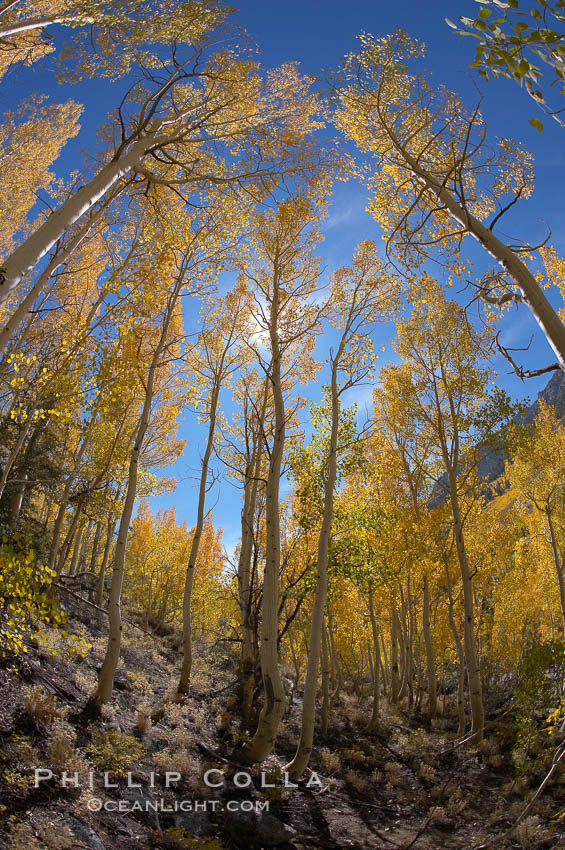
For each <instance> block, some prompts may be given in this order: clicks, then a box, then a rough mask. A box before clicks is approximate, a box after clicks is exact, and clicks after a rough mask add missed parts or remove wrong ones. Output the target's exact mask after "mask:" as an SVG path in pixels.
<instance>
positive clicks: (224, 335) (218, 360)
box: [177, 284, 247, 694]
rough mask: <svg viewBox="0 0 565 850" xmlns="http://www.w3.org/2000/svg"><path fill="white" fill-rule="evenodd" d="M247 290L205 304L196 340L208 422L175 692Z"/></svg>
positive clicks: (185, 674) (188, 657)
mask: <svg viewBox="0 0 565 850" xmlns="http://www.w3.org/2000/svg"><path fill="white" fill-rule="evenodd" d="M245 300H246V291H245V287H244V286H243V285H242V284H239V285H238V286H237V287H236V289H235V290H234V291H233V292H229V293H227V295H226V296H225V297H224V298H222V299H214V300H212V301H211V302H209V303H208V305H207V307H206V316H205V318H204V323H205V326H204V328H203V330H202V331H201V333H200V336H199V339H198V343H197V357H196V362H195V363H194V365H193V366H192V371H193V372H194V374H195V375H198V383H199V389H200V392H201V393H202V394H203V406H204V410H205V413H204V418H205V420H206V421H207V422H208V434H207V438H206V445H205V448H204V454H203V456H202V461H201V467H200V482H199V487H198V504H197V510H196V525H195V527H194V532H193V537H192V543H191V547H190V554H189V556H188V564H187V567H186V580H185V586H184V598H183V632H182V635H183V657H182V666H181V672H180V679H179V683H178V686H177V693H178V694H187V693H188V691H189V686H190V673H191V669H192V608H191V604H192V603H191V598H192V587H193V583H194V570H195V568H196V565H197V562H198V551H199V547H200V538H201V536H202V530H203V528H204V508H205V501H206V493H207V491H208V489H209V484H208V475H209V464H210V457H211V454H212V449H213V447H214V440H215V437H216V419H217V413H218V403H219V397H220V391H221V390H222V389H223V388H224V386H225V383H226V382H227V380H228V379H229V377H230V375H231V374H232V373H233V372H234V371H235V370H236V369H237V368H238V366H239V365H240V362H241V354H240V353H239V352H238V351H237V350H236V349H237V348H238V347H240V346H241V337H242V333H243V330H244V328H245V326H246V324H247V322H246V316H245V312H246V310H245Z"/></svg>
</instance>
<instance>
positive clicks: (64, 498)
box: [49, 413, 97, 572]
mask: <svg viewBox="0 0 565 850" xmlns="http://www.w3.org/2000/svg"><path fill="white" fill-rule="evenodd" d="M96 418H97V413H95V414H94V415H93V417H92V419H91V422H90V426H89V428H88V431H87V432H86V434H85V435H84V437H83V438H82V441H81V443H80V445H79V447H78V451H77V453H76V455H75V458H74V464H73V470H72V472H71V473H70V474H69V476H68V478H67V480H66V481H65V486H64V488H63V493H62V495H61V504H60V507H59V512H58V513H57V518H56V520H55V527H54V529H53V537H52V540H51V547H50V549H49V567H50V569H52V570H53V569H55V561H56V560H57V555H58V552H59V540H60V538H61V530H62V528H63V522H64V519H65V513H66V512H67V503H68V501H69V496H70V495H71V490H72V489H73V484H74V482H75V479H76V477H77V475H78V471H79V468H80V464H81V463H82V459H83V457H84V453H85V451H86V449H87V446H88V445H89V443H90V438H91V435H92V428H93V425H94V423H95V421H96ZM59 572H60V570H59Z"/></svg>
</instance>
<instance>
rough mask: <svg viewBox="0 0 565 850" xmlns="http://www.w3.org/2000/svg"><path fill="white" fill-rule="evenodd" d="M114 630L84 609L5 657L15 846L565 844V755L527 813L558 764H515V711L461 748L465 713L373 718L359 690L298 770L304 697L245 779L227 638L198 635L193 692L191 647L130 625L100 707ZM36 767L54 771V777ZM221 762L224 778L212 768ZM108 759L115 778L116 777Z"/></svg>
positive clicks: (10, 830)
mask: <svg viewBox="0 0 565 850" xmlns="http://www.w3.org/2000/svg"><path fill="white" fill-rule="evenodd" d="M77 637H78V638H80V637H82V638H83V640H84V641H85V642H87V643H92V646H91V648H90V649H88V650H85V648H84V647H81V646H80V641H79V640H77ZM104 646H105V641H104V638H103V637H102V635H101V634H100V633H99V632H98V633H97V632H96V631H93V630H91V629H88V628H87V627H86V626H85V625H84V624H81V623H79V622H78V621H73V622H71V624H70V625H69V630H68V634H67V635H66V636H63V635H61V633H60V632H56V631H54V630H52V631H50V632H49V633H48V637H47V642H43V641H42V642H33V641H32V642H31V643H30V645H29V647H28V653H27V656H26V658H25V660H24V661H22V662H17V661H15V660H14V659H5V660H4V661H3V662H2V665H1V669H0V694H1V697H0V747H1V765H0V767H1V773H2V776H1V779H0V848H6V850H8V848H9V850H20V848H21V850H24V848H25V850H44V848H48V850H65V848H69V850H70V848H89V850H110V848H111V850H133V848H147V850H149V848H170V850H176V848H193V850H194V849H195V848H198V850H220V848H226V850H237V848H241V850H244V848H245V850H246V848H253V847H255V848H260V847H274V846H277V847H280V848H282V850H285V848H286V850H291V848H295V850H307V849H308V850H309V848H328V850H330V848H387V849H388V850H396V848H404V850H408V848H417V850H425V849H427V850H440V848H441V850H443V848H465V850H471V848H476V850H478V848H511V847H516V848H518V847H530V848H538V850H541V848H565V823H562V824H560V823H559V821H558V820H557V819H556V818H555V815H556V814H557V813H558V812H559V811H560V810H562V809H563V808H564V806H565V775H564V774H563V773H559V772H558V771H556V774H555V776H554V777H553V778H552V780H551V782H550V783H548V785H547V787H546V788H545V789H544V793H543V794H542V795H541V796H540V798H539V800H538V801H537V802H536V803H535V805H534V806H533V807H532V809H531V810H530V812H529V813H528V816H527V817H526V818H525V819H524V820H523V821H522V823H521V824H520V825H519V826H518V828H516V829H512V825H513V823H514V821H515V820H516V818H517V817H518V816H519V815H520V813H521V812H522V811H523V809H524V808H525V806H526V805H527V803H528V801H529V800H530V799H531V797H532V796H533V794H534V793H535V790H536V788H537V786H538V785H539V783H540V781H541V779H543V775H544V772H541V773H540V772H539V771H538V772H536V771H533V772H532V771H531V772H530V773H529V774H528V773H526V774H525V775H521V774H519V773H518V772H517V771H516V768H515V766H514V764H513V763H512V760H511V758H510V750H511V746H512V734H513V733H512V722H511V715H510V714H506V715H504V714H503V715H502V719H500V720H499V721H497V722H495V723H494V725H493V726H492V727H491V732H490V735H489V737H488V738H487V741H486V742H485V743H483V744H482V745H481V746H480V747H479V748H477V749H471V750H470V749H467V748H464V747H459V748H455V749H454V745H453V744H454V734H453V732H452V731H451V728H452V723H453V721H452V719H451V718H450V717H445V718H442V719H441V720H440V721H439V722H438V725H437V726H436V727H435V728H433V729H423V728H421V722H422V721H421V719H420V725H419V723H418V719H417V718H416V719H410V718H408V716H407V715H405V714H404V713H402V712H400V711H395V712H391V711H390V709H389V708H388V707H384V708H383V717H382V727H381V730H380V731H379V732H378V733H375V734H371V735H369V734H367V733H366V732H365V726H366V721H367V716H368V705H366V704H363V703H362V702H360V701H359V700H357V699H354V698H353V697H352V696H346V697H344V699H343V700H342V702H341V703H340V704H339V705H338V706H336V708H335V711H334V714H333V716H332V722H331V726H330V732H329V733H328V735H327V736H325V737H321V736H318V738H317V742H316V750H315V754H314V756H313V758H312V764H311V768H312V771H313V772H314V773H312V772H309V773H308V774H307V775H306V777H305V779H304V781H303V782H301V783H300V785H299V786H298V787H296V788H287V787H285V784H284V776H283V775H282V771H283V768H284V765H285V763H287V761H288V760H289V758H290V757H291V755H292V754H293V751H294V745H295V742H296V734H297V722H298V719H299V710H300V706H299V701H298V703H295V704H294V706H293V707H292V709H291V711H290V714H289V716H288V717H287V720H286V723H285V727H284V730H283V732H282V734H281V736H280V738H279V739H278V740H277V746H276V753H275V754H274V755H273V756H272V757H271V758H270V759H269V760H268V762H267V763H265V764H264V765H263V766H262V767H261V770H258V769H257V770H253V771H251V776H252V780H253V785H252V786H251V787H236V786H237V785H238V784H239V785H244V784H245V783H246V782H247V781H248V779H247V773H248V772H247V771H246V769H245V768H242V767H241V766H239V765H238V764H237V763H236V762H235V761H234V760H233V756H232V754H233V751H234V748H236V746H237V745H238V744H240V743H241V742H242V741H243V740H244V739H245V735H246V734H247V733H244V732H242V731H241V729H240V727H239V722H238V719H237V714H236V712H235V710H234V701H233V691H234V682H235V660H234V658H232V657H231V656H230V654H229V651H228V650H226V649H224V648H222V649H220V650H219V649H218V648H210V647H208V648H206V647H204V645H201V646H200V653H199V656H198V659H197V669H196V671H195V675H194V678H193V690H192V694H191V696H190V698H189V699H187V701H186V702H185V703H184V704H182V705H180V704H178V703H175V701H174V686H175V683H176V675H177V668H178V663H177V662H178V652H177V651H176V650H175V648H174V647H173V646H172V644H171V642H169V641H167V640H164V639H162V638H154V637H152V636H149V635H147V634H145V633H143V632H141V631H140V630H139V629H136V628H134V627H132V626H128V628H127V634H126V636H125V638H124V648H123V664H122V665H121V667H120V670H119V673H118V675H117V677H116V695H115V699H114V701H113V703H112V705H111V706H108V707H107V708H106V709H104V712H103V716H102V718H101V719H99V720H98V721H93V720H92V719H89V717H88V715H87V714H85V712H84V711H83V709H84V706H85V704H86V702H87V698H88V695H89V694H90V693H91V692H92V689H93V686H94V684H95V681H96V671H97V668H98V667H99V665H100V662H101V659H102V655H103V651H104ZM36 768H40V769H43V770H45V771H47V769H50V770H51V771H52V772H53V776H52V777H51V778H45V779H43V777H47V775H48V774H47V773H44V774H41V777H42V781H41V782H40V783H39V787H35V772H34V771H35V769H36ZM212 769H214V772H213V773H211V774H209V781H210V782H213V783H215V784H216V785H217V787H214V788H211V787H207V786H206V785H205V784H204V782H203V778H202V777H203V775H204V773H205V771H207V770H212ZM63 771H66V772H67V784H66V786H64V784H63V782H62V779H63ZM104 772H107V773H108V776H107V778H106V785H110V784H111V785H112V786H116V787H104V786H105V780H104ZM167 772H168V773H169V774H180V776H181V779H180V780H179V781H175V777H174V776H172V777H171V776H170V783H169V784H170V787H169V788H166V787H164V777H165V774H166V773H167ZM75 773H76V774H77V777H75ZM262 773H263V777H262ZM128 774H129V775H128ZM157 774H159V775H157ZM237 774H239V775H237ZM75 779H77V780H78V782H77V784H78V787H74V781H75ZM318 780H319V781H318ZM262 784H263V785H269V786H274V787H263V788H262V787H261V785H262ZM136 785H137V786H140V787H133V786H136ZM152 786H153V787H152ZM191 808H192V810H190V809H191Z"/></svg>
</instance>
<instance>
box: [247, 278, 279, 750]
mask: <svg viewBox="0 0 565 850" xmlns="http://www.w3.org/2000/svg"><path fill="white" fill-rule="evenodd" d="M270 313H271V315H270V328H269V332H270V340H271V356H272V359H271V369H270V380H271V387H272V398H273V406H274V412H275V428H274V438H273V445H272V448H271V456H270V463H269V469H268V473H267V487H266V504H265V520H266V533H265V536H266V541H265V543H266V552H265V569H264V574H263V619H262V625H261V649H260V657H261V675H262V678H263V691H264V703H263V708H262V709H261V713H260V715H259V723H258V726H257V731H256V732H255V735H254V737H253V739H252V740H251V742H250V743H249V745H248V746H247V747H246V748H245V749H244V757H245V758H246V759H247V760H248V761H249V762H251V763H254V762H261V761H263V760H264V759H266V758H267V756H268V755H269V753H270V752H271V750H272V749H273V746H274V743H275V738H276V735H277V731H278V728H279V725H280V722H281V720H282V718H283V715H284V709H285V693H284V687H283V683H282V680H281V675H280V670H279V664H278V608H279V571H280V564H281V540H280V515H279V490H280V479H281V466H282V459H283V453H284V444H285V436H286V412H285V407H284V397H283V392H282V383H281V354H280V341H279V329H278V314H279V281H278V272H277V270H276V269H275V285H274V290H273V299H272V303H271V311H270Z"/></svg>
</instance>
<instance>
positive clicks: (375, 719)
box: [367, 588, 381, 732]
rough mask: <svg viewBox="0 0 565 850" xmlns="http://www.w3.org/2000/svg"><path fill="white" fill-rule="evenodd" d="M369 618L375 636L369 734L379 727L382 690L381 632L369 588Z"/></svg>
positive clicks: (371, 591) (371, 592)
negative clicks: (371, 710) (380, 691)
mask: <svg viewBox="0 0 565 850" xmlns="http://www.w3.org/2000/svg"><path fill="white" fill-rule="evenodd" d="M369 617H370V619H371V634H372V636H373V657H374V661H373V712H372V714H371V719H370V721H369V725H368V727H367V731H368V732H374V731H375V729H378V726H379V690H380V679H379V672H380V654H381V653H380V649H379V630H378V626H377V618H376V617H375V605H374V602H373V590H372V588H369Z"/></svg>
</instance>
